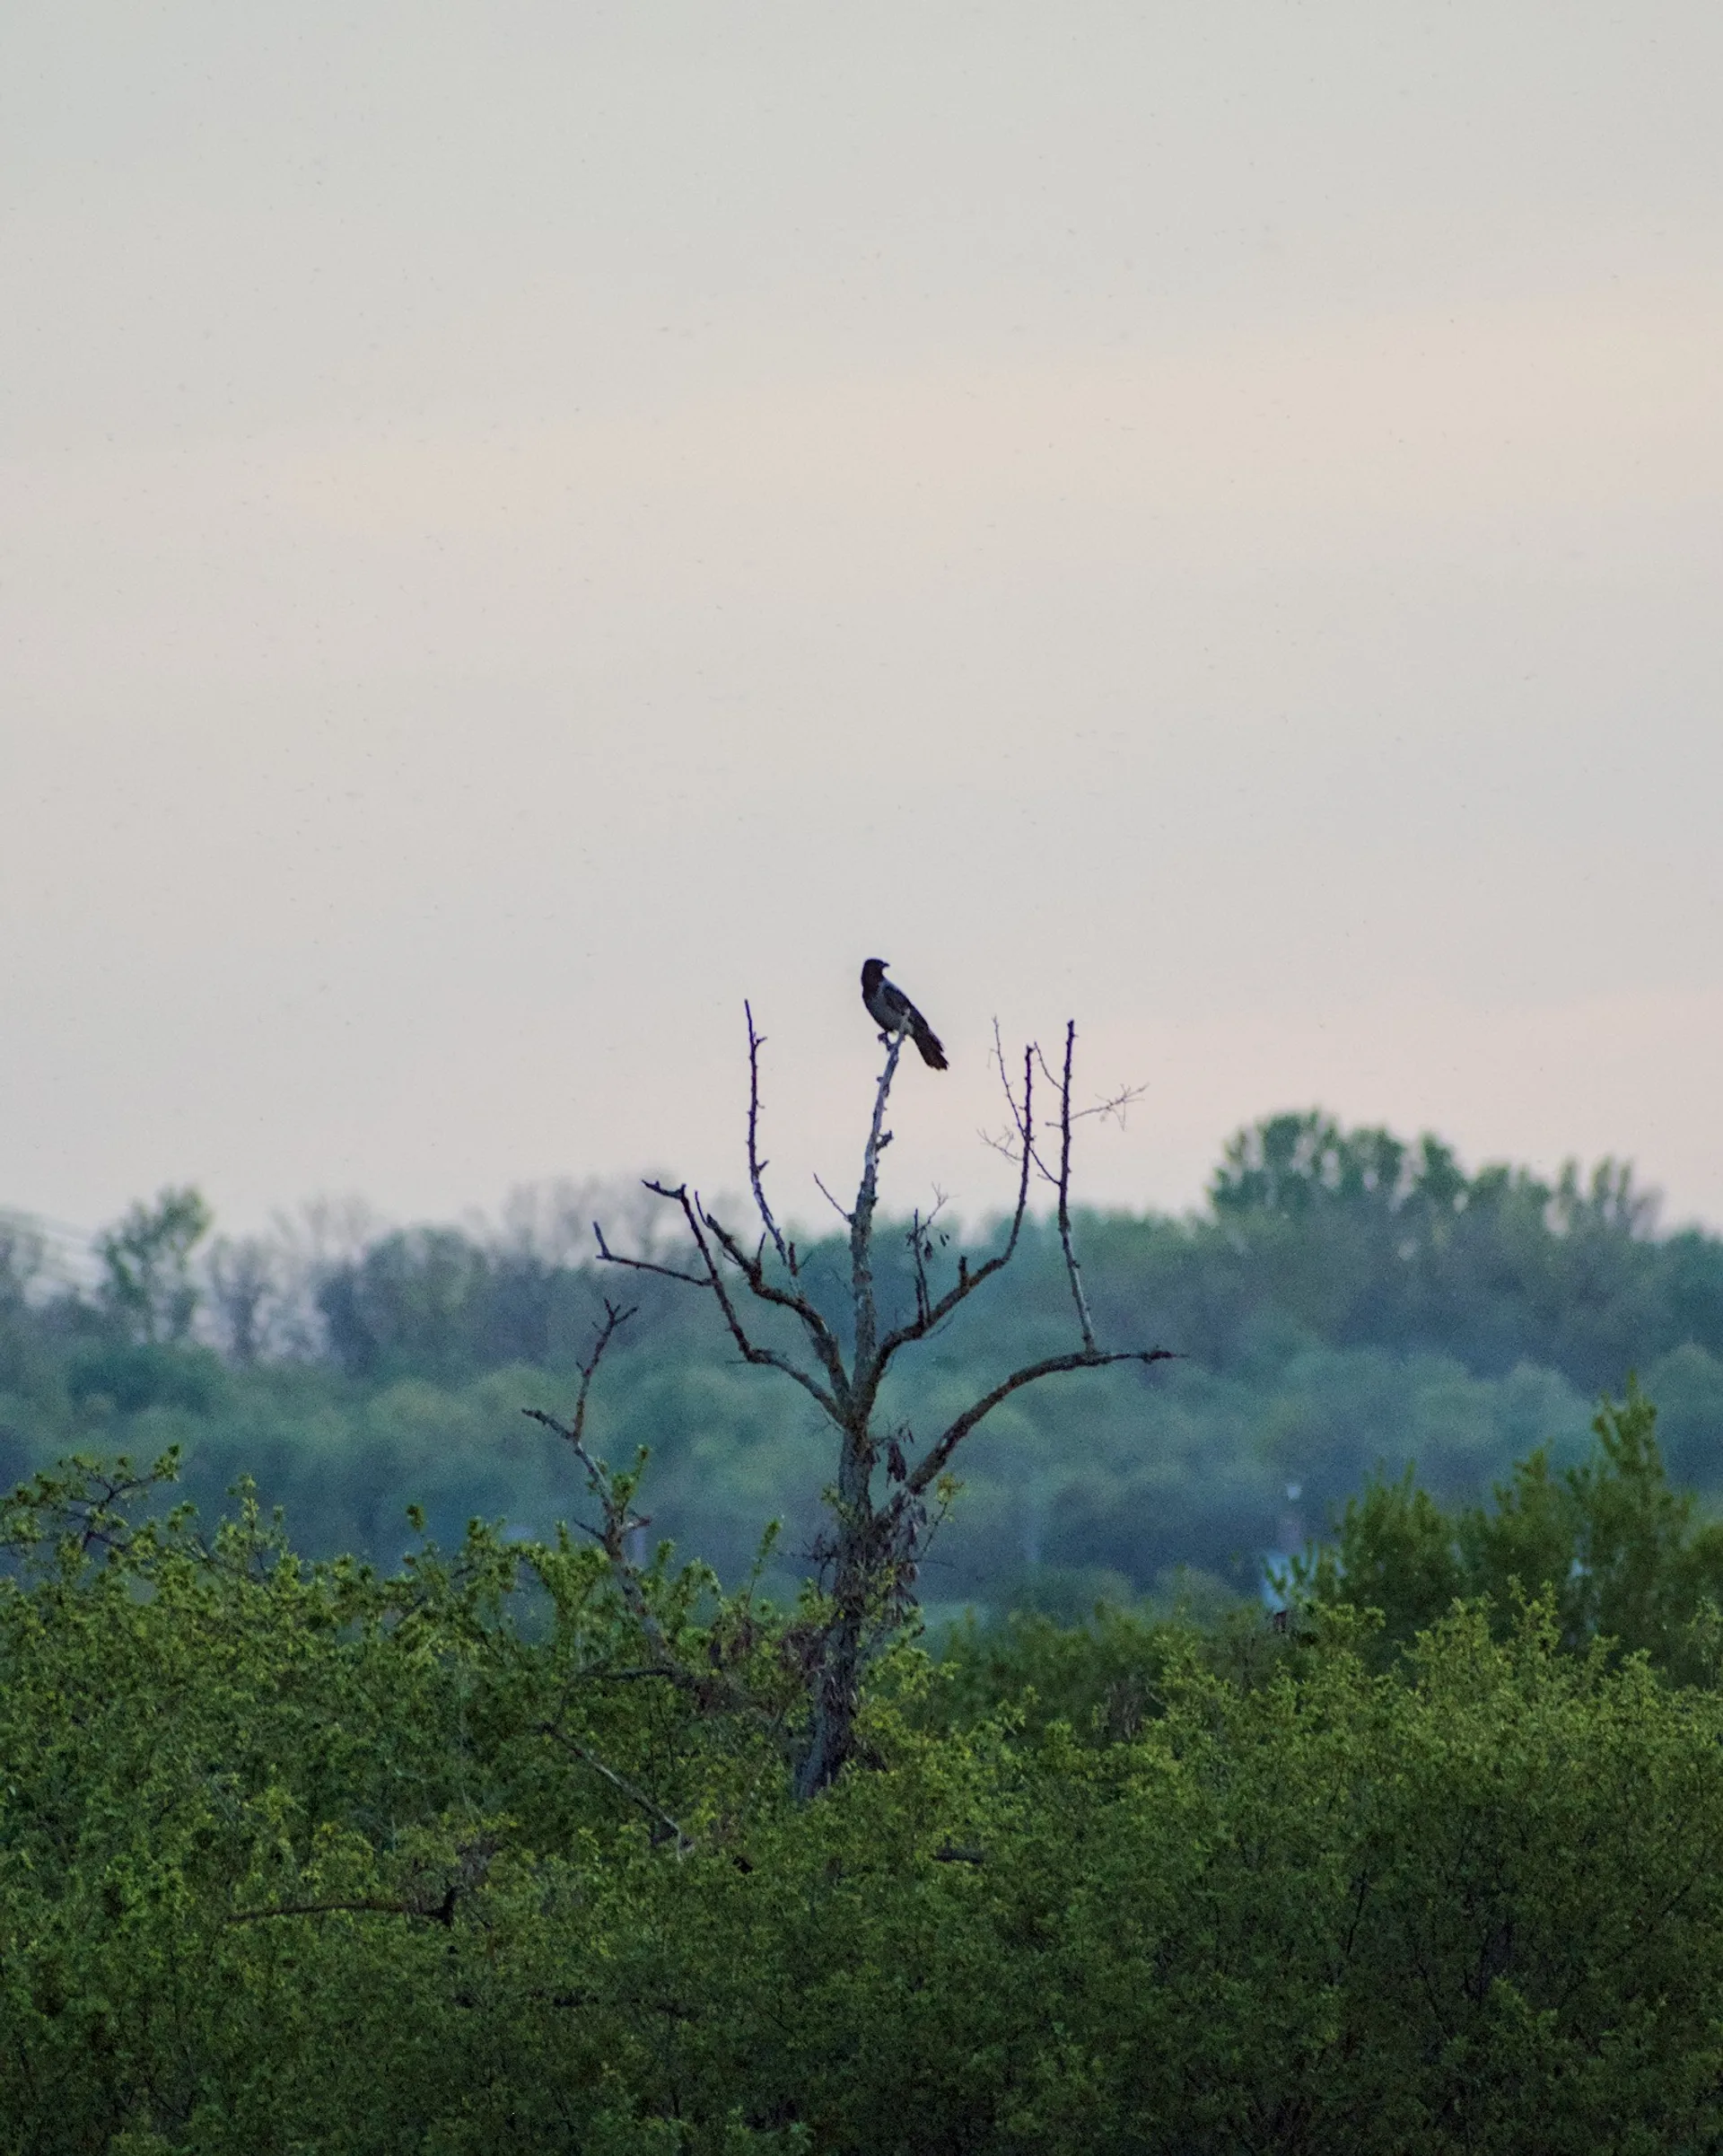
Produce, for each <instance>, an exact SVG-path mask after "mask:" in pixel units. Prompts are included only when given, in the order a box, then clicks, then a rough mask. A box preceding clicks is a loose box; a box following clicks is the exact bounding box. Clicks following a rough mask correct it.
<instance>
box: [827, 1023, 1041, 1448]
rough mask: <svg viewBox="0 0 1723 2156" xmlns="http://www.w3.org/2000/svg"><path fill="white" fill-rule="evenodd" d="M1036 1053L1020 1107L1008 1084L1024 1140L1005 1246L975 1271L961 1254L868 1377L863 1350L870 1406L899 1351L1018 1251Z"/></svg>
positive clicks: (1030, 1151)
mask: <svg viewBox="0 0 1723 2156" xmlns="http://www.w3.org/2000/svg"><path fill="white" fill-rule="evenodd" d="M1034 1054H1035V1050H1034V1049H1033V1048H1032V1047H1030V1048H1025V1049H1024V1051H1023V1100H1022V1105H1021V1107H1020V1108H1019V1104H1018V1101H1017V1098H1016V1096H1015V1094H1013V1093H1012V1092H1011V1090H1010V1086H1009V1085H1008V1086H1007V1087H1006V1089H1005V1091H1006V1097H1007V1098H1008V1099H1009V1100H1010V1103H1011V1116H1012V1120H1013V1121H1014V1122H1015V1124H1016V1126H1017V1128H1018V1131H1019V1135H1020V1136H1021V1138H1022V1140H1023V1142H1022V1143H1021V1144H1019V1147H1018V1150H1017V1152H1016V1153H1015V1154H1014V1155H1013V1156H1012V1157H1013V1160H1014V1161H1015V1165H1016V1167H1017V1170H1018V1176H1017V1203H1016V1205H1015V1206H1014V1207H1013V1208H1012V1211H1011V1224H1010V1231H1009V1232H1008V1234H1007V1235H1006V1238H1005V1246H1004V1248H1003V1249H1001V1250H996V1251H995V1252H994V1253H993V1256H992V1257H991V1258H988V1259H987V1260H986V1262H985V1263H984V1265H981V1266H977V1267H976V1268H975V1271H974V1272H971V1271H970V1269H969V1261H968V1259H967V1258H959V1259H958V1277H957V1282H956V1284H955V1285H953V1286H951V1287H949V1288H948V1289H947V1290H946V1292H945V1293H944V1294H943V1295H941V1296H940V1298H939V1300H938V1301H936V1302H931V1303H930V1304H929V1305H928V1308H927V1309H926V1310H925V1311H922V1310H917V1312H916V1314H915V1316H914V1319H912V1320H911V1322H910V1323H909V1324H907V1325H899V1326H896V1327H894V1328H893V1329H892V1330H891V1331H890V1332H888V1334H887V1335H886V1337H885V1338H884V1339H883V1340H881V1341H880V1342H879V1346H878V1348H877V1349H876V1350H875V1354H874V1358H873V1367H872V1369H871V1370H870V1372H867V1373H866V1375H865V1379H864V1373H863V1372H862V1360H861V1355H860V1354H859V1353H858V1354H857V1357H856V1389H857V1391H858V1393H860V1391H861V1389H862V1385H863V1383H864V1382H865V1383H866V1384H867V1386H868V1392H867V1399H868V1405H869V1407H870V1408H871V1407H872V1403H873V1398H874V1396H875V1395H876V1394H877V1393H878V1391H879V1385H880V1382H881V1380H883V1379H884V1377H885V1374H886V1371H887V1368H888V1365H889V1364H890V1362H891V1359H892V1357H893V1356H894V1355H895V1354H896V1353H897V1352H898V1350H899V1349H900V1348H903V1347H906V1346H908V1345H909V1344H910V1343H911V1342H912V1341H914V1340H922V1339H925V1338H926V1337H927V1335H928V1334H929V1333H931V1331H933V1329H934V1328H935V1327H936V1326H939V1325H941V1324H943V1323H944V1321H945V1320H946V1319H948V1318H949V1316H950V1315H951V1313H952V1311H953V1310H956V1309H957V1308H958V1304H959V1303H962V1302H966V1301H968V1299H969V1297H970V1296H971V1295H973V1294H974V1293H975V1290H976V1289H977V1288H978V1287H980V1286H981V1284H983V1282H984V1281H987V1280H991V1279H992V1278H993V1275H994V1274H995V1273H1000V1272H1002V1271H1003V1270H1004V1269H1005V1267H1006V1266H1008V1265H1010V1262H1011V1259H1012V1258H1014V1257H1015V1256H1016V1254H1017V1246H1018V1243H1019V1240H1020V1239H1021V1236H1022V1233H1023V1223H1024V1220H1025V1218H1026V1217H1027V1215H1028V1209H1029V1164H1030V1162H1031V1161H1032V1160H1033V1159H1034V1157H1035V1068H1034V1065H1033V1062H1032V1060H1031V1058H1032V1057H1033V1056H1034Z"/></svg>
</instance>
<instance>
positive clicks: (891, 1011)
mask: <svg viewBox="0 0 1723 2156" xmlns="http://www.w3.org/2000/svg"><path fill="white" fill-rule="evenodd" d="M888 963H889V961H888V960H885V959H870V960H868V961H867V963H866V964H865V965H864V966H863V967H862V1002H863V1003H864V1004H866V1005H867V1007H868V1016H869V1017H870V1019H872V1021H873V1022H874V1024H875V1025H877V1026H878V1027H879V1038H880V1039H881V1040H888V1039H890V1037H891V1036H892V1035H893V1034H894V1033H907V1034H908V1035H909V1037H910V1039H912V1040H913V1041H914V1043H915V1046H916V1047H918V1048H919V1049H920V1050H921V1052H922V1061H923V1063H924V1064H925V1065H927V1067H928V1069H929V1070H931V1071H943V1070H945V1069H947V1068H949V1065H947V1063H946V1060H945V1050H944V1049H943V1048H942V1047H940V1037H939V1035H938V1034H937V1033H936V1032H935V1031H934V1030H933V1029H932V1027H931V1026H930V1025H929V1024H928V1022H927V1021H926V1019H924V1018H923V1016H922V1014H921V1012H919V1011H918V1010H917V1009H916V1008H915V1006H914V1004H913V1003H911V1002H910V1000H909V998H908V996H906V995H905V994H904V992H903V990H902V989H901V988H899V987H898V986H896V984H895V983H893V982H891V981H888V979H887V978H886V967H887V965H888Z"/></svg>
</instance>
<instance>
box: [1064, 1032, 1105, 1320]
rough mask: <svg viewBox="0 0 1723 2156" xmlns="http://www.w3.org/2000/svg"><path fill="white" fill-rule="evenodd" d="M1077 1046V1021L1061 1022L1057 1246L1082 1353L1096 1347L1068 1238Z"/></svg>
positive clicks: (1080, 1279) (1081, 1283) (1078, 1268)
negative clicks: (1062, 1059) (1073, 1072)
mask: <svg viewBox="0 0 1723 2156" xmlns="http://www.w3.org/2000/svg"><path fill="white" fill-rule="evenodd" d="M1076 1047H1077V1021H1076V1020H1075V1019H1074V1018H1073V1019H1071V1020H1068V1021H1067V1022H1066V1025H1065V1067H1064V1072H1063V1075H1062V1077H1061V1079H1060V1082H1059V1247H1060V1249H1062V1250H1063V1252H1064V1254H1065V1275H1066V1277H1067V1279H1069V1281H1070V1282H1071V1301H1073V1302H1074V1303H1075V1304H1076V1305H1077V1327H1078V1330H1079V1331H1080V1333H1081V1334H1082V1336H1083V1348H1084V1351H1085V1353H1086V1354H1090V1355H1093V1354H1097V1353H1098V1349H1097V1347H1096V1345H1095V1321H1094V1319H1092V1318H1091V1317H1090V1316H1089V1297H1088V1296H1087V1295H1086V1294H1085V1293H1083V1275H1082V1269H1081V1267H1080V1266H1079V1265H1078V1263H1077V1252H1076V1249H1075V1248H1074V1247H1073V1245H1072V1243H1071V1056H1072V1055H1073V1054H1074V1053H1075V1051H1076Z"/></svg>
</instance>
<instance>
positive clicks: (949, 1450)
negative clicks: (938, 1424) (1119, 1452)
mask: <svg viewBox="0 0 1723 2156" xmlns="http://www.w3.org/2000/svg"><path fill="white" fill-rule="evenodd" d="M1178 1359H1179V1357H1178V1354H1177V1351H1176V1349H1175V1348H1171V1347H1127V1348H1123V1349H1120V1350H1118V1351H1117V1352H1115V1353H1113V1354H1107V1353H1105V1352H1097V1353H1095V1354H1089V1352H1088V1351H1087V1350H1086V1349H1078V1350H1074V1351H1073V1352H1072V1353H1071V1354H1065V1355H1047V1356H1045V1357H1044V1358H1043V1360H1042V1361H1040V1362H1039V1363H1026V1364H1025V1365H1024V1367H1023V1368H1022V1369H1021V1370H1014V1371H1013V1372H1011V1374H1010V1377H1008V1378H1002V1379H1001V1380H1000V1382H999V1383H998V1384H997V1385H995V1386H994V1387H993V1390H992V1391H991V1392H987V1393H984V1394H983V1395H982V1397H981V1398H980V1399H978V1400H977V1401H976V1402H975V1405H974V1406H973V1407H966V1408H965V1409H964V1411H963V1413H962V1414H961V1415H958V1419H957V1420H956V1422H954V1423H952V1424H949V1426H948V1428H947V1429H946V1430H945V1431H944V1433H942V1434H941V1436H940V1438H939V1440H938V1442H936V1443H935V1444H934V1445H933V1447H932V1449H931V1450H930V1451H929V1453H928V1454H927V1457H926V1458H925V1459H923V1460H921V1461H919V1462H918V1463H917V1464H916V1466H915V1467H914V1468H913V1469H912V1470H911V1473H910V1477H909V1481H908V1483H907V1485H906V1487H907V1488H908V1489H910V1490H911V1491H913V1492H914V1493H915V1494H918V1495H919V1494H920V1493H921V1492H922V1491H923V1490H925V1489H926V1488H927V1487H928V1486H929V1484H930V1483H931V1482H932V1481H933V1480H934V1479H935V1477H938V1476H939V1475H940V1474H941V1473H943V1471H944V1469H945V1467H946V1465H947V1463H948V1462H949V1459H950V1458H951V1455H952V1454H953V1453H954V1452H955V1451H956V1450H957V1449H958V1446H959V1445H960V1444H961V1443H962V1442H963V1441H964V1439H965V1438H966V1437H967V1436H968V1434H969V1433H970V1432H971V1431H972V1430H973V1429H974V1428H975V1425H976V1424H977V1423H980V1422H984V1420H985V1419H986V1417H987V1416H988V1415H991V1414H992V1413H993V1409H994V1408H995V1407H998V1406H999V1404H1000V1402H1001V1400H1006V1399H1009V1398H1010V1396H1011V1395H1012V1393H1014V1392H1019V1391H1021V1389H1023V1387H1024V1386H1025V1385H1034V1384H1037V1383H1038V1382H1039V1381H1040V1380H1041V1379H1043V1378H1053V1377H1058V1376H1059V1375H1060V1374H1061V1373H1062V1372H1065V1371H1068V1370H1106V1369H1107V1368H1108V1367H1109V1366H1110V1365H1111V1364H1113V1363H1173V1362H1176V1361H1177V1360H1178Z"/></svg>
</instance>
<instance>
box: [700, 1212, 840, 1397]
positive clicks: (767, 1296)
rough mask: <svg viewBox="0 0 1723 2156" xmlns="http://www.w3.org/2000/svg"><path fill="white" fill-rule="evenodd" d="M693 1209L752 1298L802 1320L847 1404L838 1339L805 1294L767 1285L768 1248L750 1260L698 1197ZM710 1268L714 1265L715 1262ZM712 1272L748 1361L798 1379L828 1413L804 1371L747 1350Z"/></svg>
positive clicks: (768, 1353) (769, 1352)
mask: <svg viewBox="0 0 1723 2156" xmlns="http://www.w3.org/2000/svg"><path fill="white" fill-rule="evenodd" d="M694 1205H695V1212H696V1213H697V1214H698V1215H699V1219H700V1223H701V1225H702V1226H703V1227H704V1228H705V1229H707V1230H708V1231H710V1232H711V1234H712V1237H713V1240H714V1241H715V1242H716V1243H717V1245H718V1247H719V1249H721V1250H722V1252H723V1254H724V1256H725V1257H726V1258H729V1260H730V1263H731V1265H733V1266H735V1267H736V1269H737V1271H738V1272H739V1273H740V1275H742V1278H743V1279H744V1280H745V1281H746V1282H747V1284H748V1293H750V1294H751V1295H753V1296H754V1297H755V1298H756V1299H757V1301H761V1302H765V1303H770V1304H772V1305H773V1306H774V1308H776V1309H778V1310H789V1311H790V1312H791V1313H792V1316H794V1317H795V1318H797V1319H800V1323H801V1326H802V1329H803V1330H804V1331H805V1332H806V1333H807V1335H808V1338H809V1344H810V1345H811V1346H812V1348H813V1350H814V1353H815V1354H817V1355H818V1357H819V1360H820V1363H821V1366H822V1367H823V1368H824V1370H825V1372H826V1375H827V1378H828V1379H829V1380H831V1389H832V1393H833V1395H834V1396H835V1398H837V1399H840V1400H841V1399H842V1398H844V1396H845V1394H846V1393H847V1392H848V1390H849V1378H848V1374H847V1373H846V1372H845V1371H844V1356H843V1351H842V1350H841V1349H840V1348H839V1346H838V1344H837V1336H836V1335H835V1333H834V1332H833V1330H832V1328H831V1327H830V1326H829V1325H827V1322H826V1320H825V1319H824V1318H823V1317H822V1316H821V1315H820V1313H819V1311H818V1310H817V1309H816V1308H815V1307H814V1305H813V1304H812V1303H811V1302H810V1301H809V1300H808V1298H807V1296H806V1295H804V1294H803V1293H801V1291H800V1288H795V1289H791V1288H782V1287H779V1286H778V1285H777V1284H776V1283H775V1282H774V1281H772V1280H768V1279H767V1277H766V1274H765V1263H764V1253H765V1246H764V1244H762V1245H761V1248H760V1249H759V1250H757V1251H756V1252H755V1253H754V1255H753V1256H752V1257H750V1256H749V1255H748V1251H747V1250H746V1249H743V1247H742V1245H741V1244H740V1243H739V1241H738V1240H737V1239H736V1237H735V1236H734V1235H732V1234H731V1233H730V1230H729V1229H728V1228H726V1227H725V1226H724V1224H723V1223H722V1221H720V1220H718V1219H717V1218H716V1217H715V1216H714V1215H713V1214H710V1213H708V1212H707V1211H706V1209H705V1207H704V1205H702V1204H701V1202H700V1199H699V1196H698V1194H697V1193H696V1195H695V1200H694ZM707 1262H708V1263H709V1264H710V1263H711V1260H710V1258H708V1260H707ZM712 1270H713V1289H714V1291H715V1293H717V1296H718V1300H719V1302H720V1303H721V1305H722V1306H723V1307H724V1314H725V1317H726V1319H729V1320H730V1331H731V1333H732V1334H733V1335H735V1336H736V1337H737V1344H738V1345H740V1346H741V1347H742V1353H743V1354H744V1355H745V1356H746V1357H747V1359H748V1361H749V1362H750V1363H765V1364H767V1365H769V1366H770V1367H771V1368H772V1369H774V1370H783V1371H785V1372H788V1373H789V1374H790V1375H791V1376H792V1377H793V1378H795V1379H796V1380H797V1382H798V1383H799V1384H800V1385H802V1386H803V1387H805V1388H810V1389H813V1391H814V1397H815V1398H816V1399H818V1401H819V1403H820V1405H821V1407H825V1406H826V1401H827V1396H826V1393H825V1391H824V1389H821V1388H818V1387H817V1386H816V1385H815V1381H814V1380H812V1379H811V1378H809V1376H808V1374H807V1372H805V1371H801V1370H798V1369H797V1367H796V1365H795V1364H794V1363H791V1362H790V1361H789V1360H788V1359H787V1358H786V1357H784V1356H782V1355H780V1354H777V1352H776V1351H775V1349H772V1348H756V1349H753V1350H750V1349H749V1347H748V1346H747V1345H743V1344H742V1340H741V1334H740V1321H739V1319H736V1318H735V1317H734V1316H733V1313H732V1312H731V1310H730V1306H729V1301H728V1296H727V1293H726V1288H725V1284H724V1281H723V1279H722V1275H720V1274H719V1272H718V1268H717V1266H715V1265H714V1266H713V1267H712ZM827 1412H828V1413H829V1412H830V1410H829V1409H828V1410H827Z"/></svg>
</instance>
